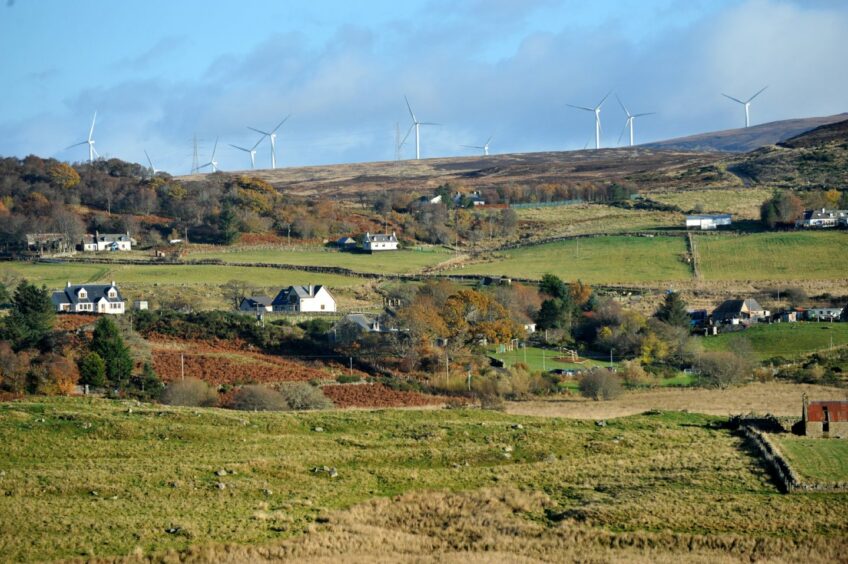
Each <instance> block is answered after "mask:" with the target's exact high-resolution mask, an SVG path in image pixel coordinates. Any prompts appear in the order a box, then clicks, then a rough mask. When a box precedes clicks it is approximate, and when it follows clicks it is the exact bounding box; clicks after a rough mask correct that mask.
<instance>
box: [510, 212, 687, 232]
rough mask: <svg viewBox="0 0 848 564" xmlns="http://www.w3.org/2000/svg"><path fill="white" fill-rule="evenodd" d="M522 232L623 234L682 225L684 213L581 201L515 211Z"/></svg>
mask: <svg viewBox="0 0 848 564" xmlns="http://www.w3.org/2000/svg"><path fill="white" fill-rule="evenodd" d="M516 211H517V213H518V219H519V221H520V223H521V230H522V232H531V233H534V232H535V233H537V234H538V235H541V236H545V237H556V236H559V235H577V234H589V233H624V232H630V231H646V230H651V229H660V228H668V227H680V225H681V224H682V223H683V216H682V215H681V214H679V213H673V212H656V211H648V210H629V209H623V208H617V207H612V206H606V205H603V204H578V205H573V206H558V207H548V208H525V209H519V210H516Z"/></svg>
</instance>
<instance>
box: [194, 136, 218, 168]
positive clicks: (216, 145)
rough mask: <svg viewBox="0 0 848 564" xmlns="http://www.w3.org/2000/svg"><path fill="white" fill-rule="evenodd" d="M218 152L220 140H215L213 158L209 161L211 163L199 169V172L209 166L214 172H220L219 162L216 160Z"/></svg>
mask: <svg viewBox="0 0 848 564" xmlns="http://www.w3.org/2000/svg"><path fill="white" fill-rule="evenodd" d="M217 150H218V138H217V137H216V138H215V145H214V146H213V147H212V157H211V158H210V159H209V162H208V163H206V164H203V165H200V166H199V167H197V170H202V169H204V168H206V167H207V166H210V167H212V172H218V161H216V160H215V151H217Z"/></svg>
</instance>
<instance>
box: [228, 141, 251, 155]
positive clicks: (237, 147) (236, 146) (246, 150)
mask: <svg viewBox="0 0 848 564" xmlns="http://www.w3.org/2000/svg"><path fill="white" fill-rule="evenodd" d="M229 145H230V147H232V148H233V149H238V150H239V151H244V152H245V153H249V152H250V149H245V148H244V147H239V146H238V145H233V144H232V143H229Z"/></svg>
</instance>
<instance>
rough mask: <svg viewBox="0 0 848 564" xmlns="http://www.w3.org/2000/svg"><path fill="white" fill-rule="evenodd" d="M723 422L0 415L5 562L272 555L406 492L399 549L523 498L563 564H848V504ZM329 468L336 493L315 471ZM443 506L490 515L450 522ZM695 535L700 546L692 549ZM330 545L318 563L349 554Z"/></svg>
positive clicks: (454, 414)
mask: <svg viewBox="0 0 848 564" xmlns="http://www.w3.org/2000/svg"><path fill="white" fill-rule="evenodd" d="M518 422H520V423H521V424H522V427H516V426H514V424H516V423H518ZM717 422H718V420H717V419H715V418H710V417H706V416H700V415H696V414H692V413H677V414H674V413H664V414H660V413H656V414H653V415H641V416H632V417H626V418H621V419H615V420H609V421H608V424H607V426H605V427H598V426H596V425H595V424H594V423H593V422H589V421H586V422H583V421H571V420H561V419H555V418H531V417H519V416H514V415H506V414H502V413H497V412H486V411H479V410H467V409H452V410H435V411H434V410H426V411H415V410H398V411H392V410H388V411H346V412H312V413H300V414H291V413H251V412H232V411H223V410H217V409H206V410H204V409H189V408H184V409H180V408H168V407H162V406H155V405H139V404H136V403H135V402H119V401H108V400H95V399H44V398H33V399H28V400H26V401H20V402H13V403H4V404H0V444H3V456H2V457H0V471H2V474H0V490H2V491H3V495H0V515H2V516H3V518H2V519H0V554H2V555H3V559H4V560H6V561H17V560H30V561H31V560H39V561H40V560H50V559H58V558H87V557H91V556H94V555H97V556H113V555H127V554H131V553H135V554H139V555H144V554H161V553H162V552H163V551H165V550H168V549H178V550H183V549H186V548H187V547H189V546H193V545H209V544H210V543H279V542H282V541H283V540H284V539H287V538H291V537H303V536H304V535H307V536H308V535H310V534H313V533H308V532H307V528H309V527H311V526H312V524H314V523H315V522H316V520H317V521H318V523H322V522H324V523H326V522H329V523H330V525H328V526H332V524H333V523H334V522H336V520H335V519H336V518H333V519H332V520H328V519H327V518H326V517H322V516H323V515H327V512H328V511H331V510H335V509H345V508H348V507H350V506H352V505H354V504H357V503H359V502H364V501H366V500H370V499H380V498H389V497H391V496H397V495H400V494H404V493H405V492H414V491H421V492H441V493H438V494H435V493H434V494H430V493H428V496H429V495H433V497H432V498H427V497H425V498H423V500H422V502H421V503H422V505H421V506H420V507H419V508H418V509H416V510H412V511H408V510H403V511H399V513H400V515H406V516H407V517H403V516H398V517H397V519H398V521H397V522H396V523H394V522H391V521H388V522H386V524H385V525H384V527H386V528H388V529H389V531H390V532H389V537H390V538H395V537H396V536H397V534H407V533H406V532H405V531H406V529H405V527H407V526H409V527H414V528H416V529H417V528H418V527H419V526H422V527H423V526H425V525H423V524H422V525H417V524H411V522H410V521H409V518H414V519H417V518H419V517H420V519H421V520H422V523H426V526H428V527H429V526H430V524H431V522H430V521H427V519H428V518H427V516H426V515H424V514H419V512H421V511H425V512H432V513H434V514H435V515H434V516H433V517H432V519H433V521H432V523H433V524H434V525H433V526H434V527H435V528H436V529H437V530H436V531H434V533H433V534H434V535H441V536H440V537H439V538H442V537H444V538H445V539H446V542H449V543H450V544H451V546H453V544H452V543H453V542H457V543H463V542H465V541H464V540H462V539H464V538H465V537H463V536H462V534H463V533H462V527H464V526H468V527H470V526H471V525H472V523H473V522H474V521H475V519H477V518H478V517H479V516H478V515H476V513H477V511H483V512H484V513H487V516H490V517H492V518H493V517H494V515H492V514H490V512H491V511H493V508H494V507H500V506H501V505H502V504H501V505H498V504H495V505H492V504H493V503H495V500H496V499H505V500H507V501H508V500H510V499H516V500H521V499H523V498H522V497H521V496H518V494H517V493H510V492H517V491H519V490H520V491H523V492H527V495H531V494H532V495H533V496H541V497H542V498H544V499H546V500H547V501H545V502H544V504H541V502H534V503H529V502H528V503H524V502H521V501H516V502H515V503H516V504H515V505H513V506H511V507H513V509H511V510H510V511H509V514H510V515H515V517H517V518H518V521H516V522H515V523H513V524H514V525H515V526H520V527H523V525H521V523H530V522H534V523H539V524H540V525H542V526H543V527H542V529H540V530H539V531H538V534H540V535H554V538H555V539H560V540H559V541H557V542H558V544H557V545H556V546H559V547H560V548H559V549H557V550H559V551H560V552H556V551H555V552H554V553H553V554H557V553H559V554H561V551H562V550H563V548H562V546H564V544H563V543H565V545H571V544H573V543H579V544H578V545H576V546H578V547H579V548H580V549H581V550H583V551H584V552H583V558H584V559H585V558H586V557H587V556H588V555H592V554H595V555H596V556H595V557H594V558H593V560H598V559H599V557H598V556H597V553H596V552H595V551H596V550H598V546H599V545H600V544H603V546H605V547H606V548H607V549H616V550H619V549H621V547H623V546H628V547H632V546H635V545H634V544H633V543H638V545H639V546H649V545H650V546H653V547H654V549H653V550H660V551H662V550H666V549H667V550H676V551H680V550H683V551H686V553H687V554H689V552H688V551H690V550H694V549H693V547H695V546H696V545H697V547H700V549H702V550H707V549H710V547H711V549H712V550H717V551H720V554H721V555H722V556H723V557H725V558H727V557H729V556H728V555H733V558H735V559H741V558H749V557H750V552H748V551H749V550H751V548H752V547H753V545H754V543H756V545H757V555H758V557H759V558H760V559H764V560H776V559H777V560H779V559H782V557H791V553H790V554H788V555H787V554H785V553H784V552H783V551H785V550H794V549H793V548H791V547H795V546H801V547H806V548H805V550H813V549H815V550H816V551H818V550H822V551H825V552H827V553H829V552H831V551H836V552H837V553H842V554H844V550H845V548H846V539H848V525H846V522H845V519H844V516H845V515H846V514H847V513H848V495H834V496H829V497H825V496H816V495H810V496H784V495H782V494H780V493H779V491H778V490H777V488H776V487H775V486H774V484H773V483H772V482H771V481H770V479H769V477H768V475H767V473H766V471H765V470H764V469H763V467H762V466H761V465H760V464H759V462H758V461H757V460H756V459H754V458H752V456H751V454H750V453H749V452H748V451H747V450H745V449H744V448H742V439H740V438H739V437H737V436H735V435H733V434H732V433H731V432H730V431H729V430H726V429H723V428H721V427H720V426H717V425H715V423H717ZM319 426H320V427H321V428H322V429H323V432H315V431H314V429H315V428H316V427H319ZM507 455H508V456H507ZM324 465H327V466H330V467H334V468H336V469H337V470H338V477H337V478H330V477H329V476H328V475H327V474H323V473H315V472H313V471H312V469H313V468H315V467H322V466H324ZM219 470H223V471H224V472H225V474H224V475H219V474H218V471H219ZM219 483H220V484H223V486H224V487H223V488H221V487H219V485H218V484H219ZM444 492H469V493H471V492H475V493H474V495H476V496H482V497H484V499H487V500H490V501H488V502H486V503H485V504H483V505H482V507H481V508H480V509H474V508H475V507H476V506H475V505H462V504H459V505H455V506H440V505H439V503H441V502H439V501H438V500H440V499H443V497H440V496H443V495H444ZM486 496H488V497H486ZM499 496H501V497H499ZM525 497H526V496H525ZM427 499H432V500H433V503H431V504H428V503H427V502H426V500H427ZM528 499H529V498H528ZM398 503H402V500H399V501H398ZM400 507H401V508H402V507H403V506H402V505H401V506H400ZM360 511H361V513H359V515H372V513H367V508H366V509H362V510H360ZM386 511H387V513H386V514H387V515H391V514H392V513H391V511H389V510H388V509H387V510H386ZM362 512H365V513H362ZM442 512H444V513H442ZM775 515H780V518H779V519H775V518H774V516H775ZM363 518H364V517H363ZM448 523H450V527H448V526H447V524H448ZM443 524H444V525H443ZM457 527H459V530H457ZM365 529H367V527H365ZM320 530H321V527H320V526H319V527H318V529H316V531H317V532H320ZM382 530H385V529H382ZM509 530H514V529H511V528H510V529H507V531H509ZM534 530H536V529H534ZM392 531H396V532H392ZM515 531H516V532H515V533H505V534H508V535H509V537H508V538H506V541H507V542H510V543H514V542H515V537H514V536H512V535H517V534H518V530H515ZM545 531H548V532H545ZM378 532H379V531H378ZM414 532H415V531H414V530H409V533H414ZM575 532H576V536H574V534H575ZM494 533H495V532H494V531H488V532H486V533H485V534H487V535H489V534H494ZM358 534H366V533H365V532H364V531H363V530H360V532H359V533H358ZM446 535H447V536H446ZM450 535H459V536H456V537H453V536H450ZM560 535H569V536H565V537H561V536H560ZM693 535H694V536H695V537H697V539H703V541H700V540H699V541H697V543H696V545H693V544H692V542H693V540H692V539H693ZM334 538H335V537H334ZM434 538H435V537H434ZM384 539H385V536H384V535H383V534H382V533H380V537H379V540H378V542H383V540H384ZM526 542H531V541H530V540H527V541H526ZM339 543H341V540H340V539H338V538H337V539H336V540H334V541H332V542H331V544H328V545H327V547H332V546H337V547H338V548H337V550H339V551H344V550H345V548H344V547H345V545H344V544H339ZM425 546H426V545H425ZM478 546H479V547H480V548H479V550H487V549H486V548H485V546H486V545H485V544H482V545H478ZM528 546H529V545H528ZM681 547H682V548H681ZM210 550H211V549H210ZM228 550H232V549H228ZM413 550H414V549H413ZM417 550H426V549H424V548H423V547H420V548H418V549H417ZM512 550H514V551H515V552H516V554H518V553H521V552H523V549H522V546H516V547H515V548H513V549H512ZM840 551H842V552H840ZM228 554H229V553H228ZM678 554H681V553H680V552H678ZM343 555H344V552H342V553H341V554H337V555H336V558H340V557H342V556H343ZM619 555H621V554H619ZM290 556H291V555H290ZM407 556H409V555H407ZM610 556H611V555H608V556H607V558H606V559H609V557H610ZM222 557H223V555H222ZM551 557H552V558H554V556H551ZM233 558H235V560H233ZM205 559H207V560H215V559H216V558H214V557H213V556H211V555H210V554H207V556H206V557H205ZM227 559H228V560H230V561H236V560H238V558H237V557H236V556H233V555H229V557H228V558H227ZM600 559H601V560H604V558H600ZM613 559H616V558H613ZM790 559H791V558H790ZM172 560H177V559H176V558H172ZM329 560H333V558H329ZM702 560H703V561H708V559H702ZM363 561H364V560H363Z"/></svg>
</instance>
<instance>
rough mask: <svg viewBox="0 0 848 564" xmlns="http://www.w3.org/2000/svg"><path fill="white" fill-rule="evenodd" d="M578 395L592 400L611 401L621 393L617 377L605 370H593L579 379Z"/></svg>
mask: <svg viewBox="0 0 848 564" xmlns="http://www.w3.org/2000/svg"><path fill="white" fill-rule="evenodd" d="M579 386H580V393H581V394H583V395H584V396H586V397H587V398H592V399H593V400H611V399H615V398H616V397H618V395H619V394H620V393H621V382H620V381H619V379H618V376H616V375H615V374H613V373H612V372H610V371H609V370H607V369H606V368H593V369H592V370H590V371H588V372H587V373H586V374H584V375H583V377H582V378H580V382H579Z"/></svg>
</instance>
